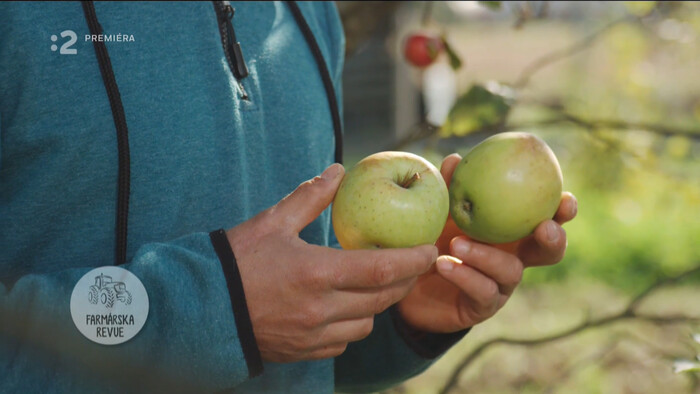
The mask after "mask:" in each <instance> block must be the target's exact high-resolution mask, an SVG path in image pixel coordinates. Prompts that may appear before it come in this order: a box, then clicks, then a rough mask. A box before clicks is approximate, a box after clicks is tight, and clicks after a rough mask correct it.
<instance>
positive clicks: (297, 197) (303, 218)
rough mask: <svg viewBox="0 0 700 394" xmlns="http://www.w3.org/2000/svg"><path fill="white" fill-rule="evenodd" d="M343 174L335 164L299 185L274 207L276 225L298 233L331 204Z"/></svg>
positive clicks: (340, 167)
mask: <svg viewBox="0 0 700 394" xmlns="http://www.w3.org/2000/svg"><path fill="white" fill-rule="evenodd" d="M344 173H345V169H344V168H343V166H342V165H341V164H338V163H335V164H332V165H331V166H330V167H328V168H326V170H325V171H323V173H322V174H321V175H320V176H317V177H315V178H313V179H310V180H308V181H306V182H304V183H302V184H301V185H299V186H298V187H297V188H296V190H294V191H293V192H292V193H290V194H288V195H287V196H286V197H285V198H283V199H282V200H281V201H280V202H279V203H277V205H276V206H275V209H274V214H275V216H276V217H277V218H278V219H277V220H278V223H279V222H282V223H285V224H286V226H287V228H288V229H291V230H293V231H294V232H297V233H298V232H299V231H301V230H302V229H303V228H304V227H306V226H307V225H308V224H309V223H311V222H313V221H314V219H316V218H317V217H318V215H320V214H321V212H323V210H324V209H326V208H327V207H328V205H330V203H331V202H333V198H335V192H336V191H337V190H338V186H339V185H340V181H341V180H342V179H343V174H344ZM278 215H279V216H278Z"/></svg>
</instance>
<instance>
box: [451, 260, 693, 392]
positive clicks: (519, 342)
mask: <svg viewBox="0 0 700 394" xmlns="http://www.w3.org/2000/svg"><path fill="white" fill-rule="evenodd" d="M697 272H700V265H698V266H696V267H694V268H692V269H689V270H687V271H684V272H682V273H680V274H679V275H676V276H673V277H669V278H664V279H661V280H659V281H657V282H654V283H653V284H652V285H651V286H649V287H648V288H646V289H645V290H644V291H642V292H641V293H639V294H638V295H637V296H636V297H634V298H632V300H630V302H629V303H628V304H627V307H625V308H624V309H623V310H622V311H620V312H619V313H617V314H614V315H611V316H606V317H602V318H598V319H595V320H587V321H584V322H583V323H580V324H579V325H577V326H574V327H572V328H569V329H567V330H564V331H561V332H559V333H556V334H553V335H548V336H544V337H540V338H532V339H517V338H504V337H498V338H493V339H490V340H488V341H486V342H484V343H482V344H480V345H479V346H477V347H476V348H475V349H474V350H472V352H471V353H469V354H468V355H467V356H466V357H465V358H464V359H463V360H462V361H461V362H460V363H459V365H458V366H457V367H456V368H455V370H454V371H453V372H452V374H451V375H450V377H449V379H448V380H447V383H446V384H445V386H444V387H443V389H442V390H441V391H440V393H441V394H446V393H448V392H449V391H450V390H452V389H453V388H454V387H456V385H457V381H458V379H459V376H460V375H462V373H463V372H464V370H465V369H466V368H467V367H468V366H469V365H471V363H472V362H473V361H474V360H476V359H477V358H478V357H479V356H480V355H481V354H482V353H483V352H485V351H486V350H487V349H489V348H490V347H492V346H494V345H499V344H505V345H516V346H526V345H529V346H534V345H540V344H543V343H548V342H553V341H556V340H559V339H562V338H566V337H570V336H572V335H575V334H578V333H579V332H581V331H584V330H588V329H590V328H596V327H602V326H606V325H609V324H611V323H614V322H617V321H620V320H628V319H630V320H631V319H633V320H637V321H646V322H649V323H653V324H658V325H661V324H675V323H683V322H700V316H697V317H696V316H685V315H670V316H655V315H648V314H640V313H638V312H637V311H636V308H637V307H638V306H639V304H640V303H641V302H642V301H643V300H645V299H646V298H647V297H649V296H650V295H651V294H652V293H653V292H654V291H656V290H658V289H659V288H661V287H664V286H668V285H670V284H673V283H677V282H678V281H680V280H682V279H685V278H687V277H689V276H691V275H693V274H696V273H697Z"/></svg>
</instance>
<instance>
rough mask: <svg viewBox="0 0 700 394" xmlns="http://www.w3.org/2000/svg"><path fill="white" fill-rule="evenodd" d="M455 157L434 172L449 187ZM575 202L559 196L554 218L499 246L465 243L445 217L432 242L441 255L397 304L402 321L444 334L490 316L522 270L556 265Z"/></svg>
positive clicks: (455, 155) (562, 251)
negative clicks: (528, 232) (438, 173)
mask: <svg viewBox="0 0 700 394" xmlns="http://www.w3.org/2000/svg"><path fill="white" fill-rule="evenodd" d="M460 160H461V157H460V156H459V155H457V154H453V155H450V156H448V157H446V158H445V160H444V161H443V163H442V168H441V169H440V172H441V173H442V176H443V177H444V179H445V182H447V184H448V185H449V182H450V179H451V178H452V173H453V172H454V169H455V167H457V164H459V161H460ZM576 211H577V203H576V198H575V197H574V196H573V195H572V194H571V193H568V192H564V193H562V199H561V203H560V204H559V209H558V210H557V212H556V214H555V216H554V220H545V221H544V222H542V223H540V224H539V225H538V226H537V228H536V229H535V231H534V233H533V234H532V235H529V236H527V237H525V238H523V239H521V240H518V241H515V242H511V243H507V244H499V245H487V244H483V243H479V242H476V241H473V240H470V239H469V238H468V237H467V236H465V235H464V234H463V233H462V231H461V230H460V229H459V228H458V227H457V225H456V224H455V222H454V221H453V220H452V218H448V220H447V223H446V224H445V229H444V230H443V233H442V235H441V236H440V238H439V239H438V241H437V242H436V245H437V246H438V250H439V252H440V254H441V256H440V257H439V258H438V260H437V264H436V266H435V268H433V269H431V270H430V271H429V272H427V273H425V274H423V275H422V276H421V277H420V278H419V279H418V282H417V283H416V286H415V287H414V288H413V290H412V291H411V292H410V293H409V295H408V296H406V298H404V299H403V300H401V302H399V305H398V307H399V312H400V313H401V316H402V318H403V319H404V320H405V321H406V323H408V324H409V325H410V326H412V327H413V328H414V329H417V330H421V331H426V332H435V333H448V332H456V331H459V330H463V329H465V328H468V327H471V326H473V325H475V324H477V323H480V322H482V321H484V320H486V319H488V318H489V317H491V316H493V315H494V314H495V313H496V312H497V311H498V310H499V309H500V308H501V307H503V305H504V304H505V303H506V301H507V300H508V298H509V297H510V295H511V294H512V293H513V290H514V289H515V287H516V286H517V285H518V284H519V283H520V280H521V279H522V273H523V269H524V268H525V267H531V266H541V265H551V264H556V263H558V262H559V261H561V259H562V258H563V256H564V252H565V250H566V232H565V231H564V229H563V228H561V224H563V223H565V222H567V221H569V220H571V219H573V218H574V217H575V216H576Z"/></svg>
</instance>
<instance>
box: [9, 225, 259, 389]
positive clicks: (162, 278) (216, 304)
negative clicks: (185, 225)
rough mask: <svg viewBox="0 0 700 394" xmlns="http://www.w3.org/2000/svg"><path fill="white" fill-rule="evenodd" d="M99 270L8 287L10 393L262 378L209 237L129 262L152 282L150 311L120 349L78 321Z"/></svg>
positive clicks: (202, 385) (230, 383)
mask: <svg viewBox="0 0 700 394" xmlns="http://www.w3.org/2000/svg"><path fill="white" fill-rule="evenodd" d="M224 239H225V238H224ZM98 265H99V264H98ZM92 268H94V267H85V268H76V269H70V270H64V271H57V272H52V273H48V274H42V275H26V276H23V277H20V278H19V279H18V280H17V281H16V282H14V283H12V284H9V283H0V381H1V382H2V388H3V390H7V391H9V392H20V391H22V392H42V391H63V392H69V391H81V387H83V386H81V385H82V384H87V386H86V387H105V388H117V390H119V391H124V389H127V390H128V389H130V388H131V389H132V388H134V387H140V388H144V387H146V388H147V387H153V388H158V387H174V388H179V389H182V388H187V387H190V388H197V389H199V390H205V391H212V390H221V389H225V388H229V387H234V386H236V385H238V384H240V383H241V382H243V381H245V380H246V379H248V378H249V377H251V375H254V374H259V373H260V369H259V368H260V365H261V364H260V358H259V357H260V356H259V354H257V355H255V354H252V355H250V354H249V355H248V356H249V357H250V359H248V360H246V358H245V356H244V352H243V351H242V347H241V342H240V339H241V337H244V335H243V336H242V335H240V334H241V333H239V332H238V330H237V326H236V320H235V319H236V318H240V319H246V318H247V316H235V317H234V313H233V309H232V306H231V300H230V298H229V291H228V286H227V279H229V280H230V278H225V276H224V274H223V271H222V262H221V261H220V260H219V258H218V256H217V253H216V251H215V249H214V247H213V245H212V238H211V237H210V235H209V234H207V233H196V234H192V235H188V236H185V237H182V238H179V239H176V240H173V241H171V242H165V243H152V244H147V245H144V246H143V247H141V248H140V249H139V250H138V251H137V253H136V255H135V256H134V258H133V259H132V260H131V261H130V262H129V263H128V264H125V265H124V266H123V268H126V269H128V270H129V271H130V272H132V273H133V274H135V275H136V276H137V277H138V278H139V279H140V280H141V281H142V282H143V285H144V287H145V288H146V291H147V293H148V297H149V302H150V311H149V315H148V319H147V321H146V324H145V326H144V327H143V329H142V331H141V332H140V333H139V334H138V335H136V337H134V338H133V339H131V340H130V341H128V342H126V343H123V344H120V345H115V346H105V345H98V344H95V343H92V342H90V341H88V340H87V339H86V338H84V337H83V336H82V335H81V334H80V333H79V332H78V330H77V328H75V326H74V324H73V321H72V318H71V312H70V306H69V304H70V298H71V293H72V291H73V287H74V285H75V284H76V283H77V282H78V280H79V279H80V278H81V277H82V276H83V275H84V274H85V273H86V272H87V271H89V270H90V269H92ZM134 302H138V301H137V300H135V301H134ZM256 357H257V359H256ZM99 382H101V383H99ZM96 383H97V384H98V386H94V384H96Z"/></svg>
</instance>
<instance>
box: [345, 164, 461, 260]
mask: <svg viewBox="0 0 700 394" xmlns="http://www.w3.org/2000/svg"><path fill="white" fill-rule="evenodd" d="M449 206H450V201H449V195H448V192H447V186H446V185H445V181H444V180H443V179H442V175H441V174H440V171H438V169H437V168H435V166H434V165H432V164H431V163H430V162H429V161H427V160H425V159H424V158H422V157H420V156H417V155H414V154H412V153H406V152H380V153H375V154H373V155H370V156H367V157H366V158H364V159H362V160H360V161H359V162H358V163H357V164H356V165H355V166H354V167H353V168H352V169H351V170H350V171H348V172H347V174H345V177H344V178H343V180H342V182H341V183H340V186H339V187H338V192H337V193H336V195H335V199H334V200H333V208H332V218H333V229H334V230H335V235H336V237H337V238H338V241H339V242H340V245H341V246H342V247H343V248H344V249H376V248H402V247H411V246H416V245H421V244H433V243H435V241H437V239H438V237H439V236H440V234H441V233H442V229H443V227H444V226H445V222H446V221H447V215H448V212H449Z"/></svg>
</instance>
